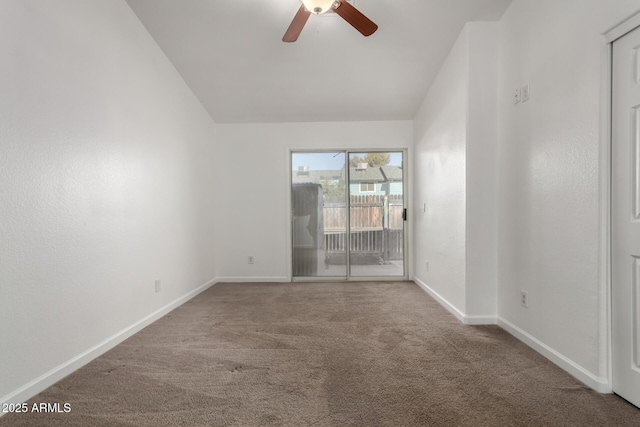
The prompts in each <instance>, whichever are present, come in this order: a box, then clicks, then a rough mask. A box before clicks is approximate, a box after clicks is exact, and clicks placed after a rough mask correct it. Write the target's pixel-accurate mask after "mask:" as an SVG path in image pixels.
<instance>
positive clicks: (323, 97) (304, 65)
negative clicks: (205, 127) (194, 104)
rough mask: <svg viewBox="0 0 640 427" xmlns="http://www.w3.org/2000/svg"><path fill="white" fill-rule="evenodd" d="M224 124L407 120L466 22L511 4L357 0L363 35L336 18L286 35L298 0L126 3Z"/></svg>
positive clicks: (313, 21) (314, 19) (491, 16)
mask: <svg viewBox="0 0 640 427" xmlns="http://www.w3.org/2000/svg"><path fill="white" fill-rule="evenodd" d="M127 2H128V3H129V5H130V6H131V8H132V9H133V11H134V12H135V13H136V15H137V16H138V17H139V18H140V20H141V21H142V23H143V24H144V25H145V27H146V28H147V29H148V31H149V33H150V34H151V35H152V36H153V38H154V39H155V40H156V42H157V43H158V45H159V46H160V47H161V48H162V49H163V51H164V52H165V54H166V55H167V57H168V58H169V59H170V60H171V62H172V63H173V64H174V66H175V67H176V69H177V70H178V72H179V73H180V74H181V75H182V77H183V78H184V80H185V81H186V83H187V84H188V85H189V87H190V88H191V89H192V90H193V92H194V93H195V94H196V96H197V97H198V98H199V99H200V101H201V102H202V104H203V105H204V106H205V108H206V109H207V110H208V111H209V114H210V115H211V117H212V118H213V119H214V120H215V121H216V122H217V123H251V122H256V123H262V122H300V121H358V120H410V119H412V118H413V117H414V115H415V113H416V110H417V109H418V107H419V105H420V103H421V102H422V100H423V99H424V96H425V94H426V92H427V90H428V88H429V86H430V84H431V83H432V81H433V79H434V78H435V76H436V74H437V72H438V70H439V69H440V66H441V65H442V62H443V61H444V60H445V58H446V57H447V54H448V52H449V50H450V49H451V47H452V45H453V43H454V42H455V40H456V38H457V36H458V34H459V33H460V30H461V29H462V27H463V26H464V24H465V23H466V22H468V21H491V20H498V19H500V17H501V16H502V14H503V13H504V11H505V9H506V8H507V7H508V5H509V3H510V0H354V1H353V2H351V3H352V4H353V5H354V6H355V7H356V8H357V9H358V10H360V11H361V12H362V13H364V14H365V15H366V16H367V17H369V18H370V19H371V20H372V21H374V22H375V23H376V24H378V26H379V29H378V31H377V32H376V33H374V34H373V35H371V36H370V37H363V36H362V35H361V34H360V33H358V32H357V31H356V30H355V29H354V28H353V27H351V26H350V25H349V24H347V23H346V22H345V21H344V20H342V19H341V18H340V17H339V16H337V15H336V14H326V15H321V16H316V15H312V16H311V17H310V19H309V21H308V22H307V24H306V26H305V28H304V29H303V31H302V34H301V35H300V38H299V39H298V41H296V42H295V43H283V42H282V36H283V35H284V32H285V31H286V29H287V27H288V26H289V23H290V22H291V20H292V19H293V17H294V15H295V14H296V12H297V10H298V8H299V7H300V0H226V1H222V0H127Z"/></svg>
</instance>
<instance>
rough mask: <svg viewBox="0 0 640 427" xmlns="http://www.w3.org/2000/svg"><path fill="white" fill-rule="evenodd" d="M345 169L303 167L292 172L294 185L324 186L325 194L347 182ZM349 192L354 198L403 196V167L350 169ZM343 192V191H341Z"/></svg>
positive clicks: (362, 166)
mask: <svg viewBox="0 0 640 427" xmlns="http://www.w3.org/2000/svg"><path fill="white" fill-rule="evenodd" d="M345 178H346V177H345V176H344V169H341V170H310V169H309V168H307V167H304V166H301V167H299V168H298V169H296V170H293V171H292V172H291V183H292V184H303V183H310V182H311V183H316V184H322V186H323V188H324V189H325V193H326V192H327V189H328V188H329V187H334V188H339V187H340V185H341V184H343V183H344V182H345ZM349 178H350V184H349V192H350V193H351V195H352V196H357V195H367V196H378V195H380V196H384V195H397V194H402V191H403V188H402V167H400V166H382V167H370V166H368V165H367V164H366V163H364V164H359V165H358V166H356V167H354V166H352V167H350V168H349ZM340 191H343V190H340Z"/></svg>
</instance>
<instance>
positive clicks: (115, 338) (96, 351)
mask: <svg viewBox="0 0 640 427" xmlns="http://www.w3.org/2000/svg"><path fill="white" fill-rule="evenodd" d="M215 283H217V280H216V279H213V280H210V281H208V282H206V283H205V284H203V285H201V286H199V287H198V288H196V289H194V290H193V291H191V292H189V293H187V294H186V295H184V296H182V297H180V298H178V299H176V300H175V301H173V302H171V303H169V304H167V305H165V306H164V307H162V308H160V309H159V310H156V311H154V312H153V313H151V314H149V315H148V316H146V317H145V318H143V319H142V320H140V321H138V322H136V323H134V324H133V325H131V326H129V327H128V328H126V329H123V330H122V331H120V332H118V333H116V334H115V335H112V336H111V337H109V338H107V339H106V340H104V341H103V342H101V343H99V344H97V345H95V346H94V347H92V348H90V349H88V350H87V351H85V352H83V353H81V354H79V355H77V356H76V357H74V358H72V359H70V360H68V361H66V362H64V363H63V364H61V365H59V366H56V367H55V368H53V369H52V370H50V371H49V372H46V373H44V374H43V375H41V376H39V377H38V378H36V379H34V380H33V381H31V382H29V383H27V384H25V385H24V386H22V387H20V388H19V389H17V390H15V391H13V392H11V393H9V394H8V395H6V396H3V397H2V398H1V399H0V406H3V405H4V404H5V403H23V402H25V401H27V400H29V399H31V398H32V397H33V396H35V395H37V394H38V393H40V392H42V391H44V390H45V389H47V388H48V387H51V386H52V385H53V384H55V383H56V382H58V381H60V380H61V379H63V378H64V377H66V376H67V375H69V374H71V373H72V372H74V371H76V370H78V369H80V368H81V367H83V366H84V365H86V364H87V363H89V362H91V361H92V360H93V359H95V358H97V357H98V356H100V355H102V354H104V353H106V352H107V351H109V350H111V349H112V348H113V347H115V346H116V345H118V344H120V343H121V342H123V341H124V340H126V339H127V338H129V337H131V336H132V335H134V334H136V333H137V332H139V331H141V330H142V329H144V328H145V327H147V326H149V325H150V324H152V323H153V322H155V321H156V320H158V319H160V318H161V317H162V316H164V315H165V314H167V313H169V312H170V311H171V310H173V309H175V308H177V307H179V306H181V305H182V304H184V303H185V302H187V301H189V300H190V299H191V298H193V297H195V296H196V295H198V294H199V293H201V292H203V291H205V290H207V289H209V288H210V287H211V286H213V285H214V284H215ZM2 415H4V413H3V412H2V411H0V417H1V416H2Z"/></svg>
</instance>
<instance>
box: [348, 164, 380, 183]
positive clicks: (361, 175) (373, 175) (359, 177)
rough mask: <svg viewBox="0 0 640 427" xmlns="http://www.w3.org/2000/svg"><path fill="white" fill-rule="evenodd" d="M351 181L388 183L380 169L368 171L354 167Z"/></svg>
mask: <svg viewBox="0 0 640 427" xmlns="http://www.w3.org/2000/svg"><path fill="white" fill-rule="evenodd" d="M349 179H350V180H351V181H374V182H382V181H386V179H385V177H384V175H383V174H382V171H381V170H380V168H372V167H368V168H366V169H357V168H355V167H353V166H352V167H350V168H349Z"/></svg>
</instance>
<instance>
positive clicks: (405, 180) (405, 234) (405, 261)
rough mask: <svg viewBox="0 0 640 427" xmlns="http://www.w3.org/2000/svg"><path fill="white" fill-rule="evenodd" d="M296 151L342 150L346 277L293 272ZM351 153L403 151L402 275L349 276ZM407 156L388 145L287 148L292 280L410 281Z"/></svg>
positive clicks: (327, 151)
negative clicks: (294, 163)
mask: <svg viewBox="0 0 640 427" xmlns="http://www.w3.org/2000/svg"><path fill="white" fill-rule="evenodd" d="M295 153H307V154H313V153H344V155H345V164H344V167H345V201H346V224H347V227H346V232H345V247H346V253H345V258H346V270H345V276H294V274H293V269H294V266H293V243H294V242H293V239H294V234H293V225H294V224H293V191H292V188H293V161H292V157H293V154H295ZM352 153H402V204H403V209H404V211H405V212H407V215H408V217H407V218H406V219H405V221H404V223H403V230H402V233H403V234H402V236H403V239H402V245H403V249H402V250H403V263H402V268H403V272H402V275H401V276H351V274H350V273H351V271H350V270H351V259H350V255H351V250H350V248H351V233H350V228H351V227H350V224H351V222H350V220H351V218H350V215H351V212H350V211H351V203H350V191H349V183H350V176H349V175H350V168H349V155H350V154H352ZM407 155H408V150H407V148H388V149H380V148H371V149H367V148H352V149H345V148H337V149H325V148H322V149H317V150H316V149H294V148H290V149H289V150H288V161H287V163H288V176H289V179H288V180H287V181H288V189H287V191H288V192H289V197H288V201H289V206H288V211H289V218H288V221H289V228H288V231H289V239H288V242H289V249H288V254H289V257H288V259H289V261H288V262H289V274H290V277H291V281H292V282H344V281H352V282H364V281H396V280H409V267H410V264H409V260H410V256H409V247H410V245H409V221H410V219H411V216H410V215H409V213H408V212H409V208H408V205H409V200H408V199H409V197H408V196H409V171H408V165H409V161H408V158H407Z"/></svg>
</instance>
